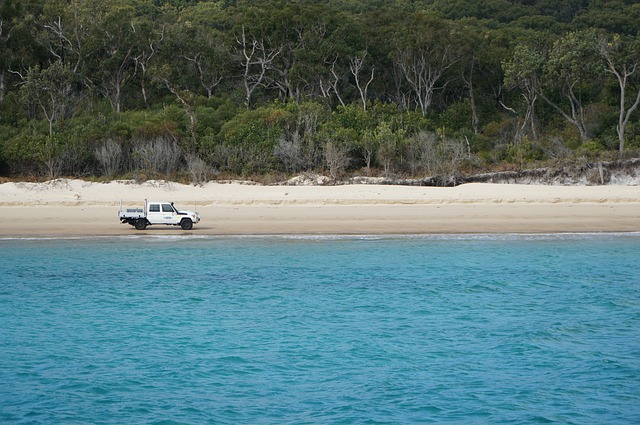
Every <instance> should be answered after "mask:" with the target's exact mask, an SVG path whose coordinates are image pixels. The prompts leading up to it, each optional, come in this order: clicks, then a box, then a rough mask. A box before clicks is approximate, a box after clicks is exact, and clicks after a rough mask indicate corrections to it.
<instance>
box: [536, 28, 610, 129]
mask: <svg viewBox="0 0 640 425" xmlns="http://www.w3.org/2000/svg"><path fill="white" fill-rule="evenodd" d="M602 77H603V72H602V65H601V62H600V60H598V50H597V35H596V32H595V30H593V29H589V30H584V31H579V32H570V33H567V34H566V35H565V36H564V37H562V38H560V39H558V40H557V41H556V42H555V43H554V45H553V47H552V49H551V52H550V53H549V56H548V58H547V59H546V62H545V64H544V82H543V83H544V85H543V87H541V90H540V96H541V97H542V99H544V100H545V101H546V102H547V103H548V104H549V105H551V106H552V107H553V109H554V110H556V111H557V112H558V113H559V114H560V115H562V117H563V118H564V119H565V120H566V121H567V122H568V123H570V124H571V125H573V126H575V127H576V128H577V129H578V132H579V133H580V139H581V140H582V141H585V140H588V139H589V138H590V136H591V135H590V133H589V126H588V123H587V122H586V118H585V102H588V101H589V100H590V99H592V98H593V97H594V96H595V94H597V92H598V91H599V90H600V89H601V88H602V79H603V78H602ZM545 88H547V89H548V90H545ZM553 94H558V95H560V96H556V97H559V98H560V99H561V100H563V102H562V103H561V102H560V101H556V100H555V99H554V95H553Z"/></svg>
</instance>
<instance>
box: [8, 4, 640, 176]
mask: <svg viewBox="0 0 640 425" xmlns="http://www.w3.org/2000/svg"><path fill="white" fill-rule="evenodd" d="M0 49H1V52H0V175H1V176H4V177H5V178H7V177H9V178H33V179H39V178H54V177H59V176H73V177H81V178H97V179H105V178H106V179H111V178H134V179H146V178H171V179H177V180H181V179H182V180H190V181H193V182H201V181H203V180H206V179H210V178H216V176H217V177H218V178H228V177H244V178H257V179H262V180H263V181H268V180H269V179H278V178H281V177H283V176H287V175H293V174H297V173H301V172H311V171H313V172H322V173H325V174H328V175H331V176H332V177H333V178H334V179H337V178H340V177H342V176H345V175H348V174H358V175H372V176H373V175H377V176H381V175H384V176H405V177H406V176H416V177H419V176H428V175H436V174H451V173H458V172H469V171H478V170H491V169H520V168H523V167H526V166H529V165H531V164H535V163H540V162H544V161H557V160H568V159H571V160H580V159H586V160H597V159H600V158H607V157H609V158H614V157H618V156H620V157H630V156H638V152H639V151H640V111H639V110H638V105H639V103H640V2H638V1H637V0H326V1H320V0H259V1H258V0H237V1H234V0H220V1H207V0H0Z"/></svg>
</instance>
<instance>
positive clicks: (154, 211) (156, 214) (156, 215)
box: [147, 203, 163, 224]
mask: <svg viewBox="0 0 640 425" xmlns="http://www.w3.org/2000/svg"><path fill="white" fill-rule="evenodd" d="M148 208H149V209H148V211H147V220H149V223H151V224H157V223H162V222H163V221H162V211H161V210H160V204H153V203H151V204H149V207H148Z"/></svg>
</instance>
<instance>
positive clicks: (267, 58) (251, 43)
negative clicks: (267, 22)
mask: <svg viewBox="0 0 640 425" xmlns="http://www.w3.org/2000/svg"><path fill="white" fill-rule="evenodd" d="M236 42H237V44H238V55H237V56H238V60H239V63H240V65H241V67H242V77H243V78H242V83H243V85H244V92H245V98H244V99H245V100H244V103H245V106H246V107H247V109H249V108H250V107H251V98H252V97H253V93H254V91H255V90H256V88H258V87H260V86H262V85H264V83H265V79H266V75H267V71H268V70H270V69H272V68H273V61H274V59H275V58H276V56H278V55H279V54H280V51H281V47H280V48H270V47H268V46H267V45H266V44H265V42H264V39H258V38H256V37H250V40H248V39H247V34H246V31H245V28H244V26H243V27H242V29H241V31H240V34H239V35H238V37H237V39H236Z"/></svg>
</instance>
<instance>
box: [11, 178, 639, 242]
mask: <svg viewBox="0 0 640 425" xmlns="http://www.w3.org/2000/svg"><path fill="white" fill-rule="evenodd" d="M145 198H146V199H149V200H166V201H173V202H175V204H176V206H177V207H178V208H181V209H194V208H195V209H196V210H197V211H199V212H200V215H201V217H202V222H201V223H199V224H197V225H196V226H194V229H193V230H192V231H190V232H184V231H182V230H180V229H179V228H177V227H168V226H150V227H149V228H148V229H147V230H145V231H143V232H139V231H136V230H135V229H134V228H133V227H131V226H129V225H123V224H120V222H119V221H118V218H117V213H118V209H119V205H120V202H121V200H122V203H123V205H124V206H142V205H143V202H144V199H145ZM0 213H1V214H2V217H3V220H1V221H0V236H10V237H13V236H34V235H39V236H47V235H51V236H59V235H70V236H71V235H121V234H143V233H145V234H184V233H189V234H207V235H216V234H220V235H222V234H324V233H328V234H403V233H511V232H525V233H540V232H545V233H546V232H630V231H640V186H535V185H501V184H467V185H462V186H458V187H455V188H434V187H410V186H389V185H346V186H258V185H246V184H237V183H233V184H219V183H208V184H206V185H204V186H189V185H181V184H177V183H165V182H147V183H144V184H142V185H137V184H133V183H131V182H111V183H90V182H84V181H81V180H56V181H52V182H47V183H4V184H0Z"/></svg>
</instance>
